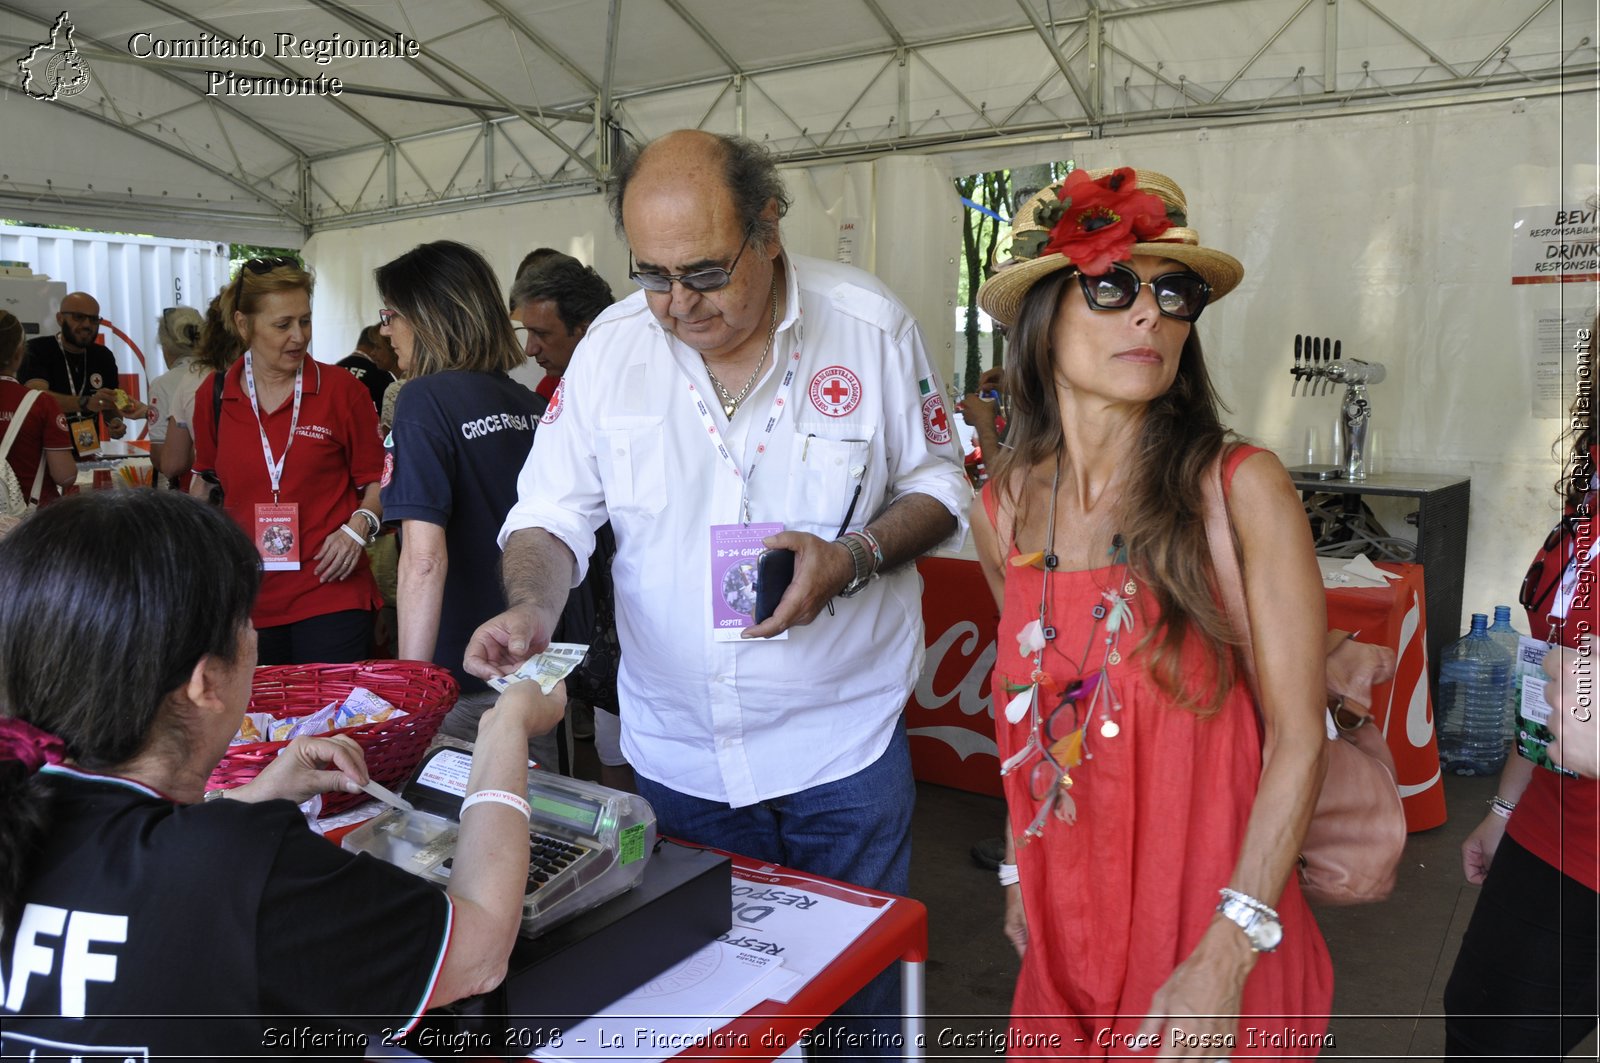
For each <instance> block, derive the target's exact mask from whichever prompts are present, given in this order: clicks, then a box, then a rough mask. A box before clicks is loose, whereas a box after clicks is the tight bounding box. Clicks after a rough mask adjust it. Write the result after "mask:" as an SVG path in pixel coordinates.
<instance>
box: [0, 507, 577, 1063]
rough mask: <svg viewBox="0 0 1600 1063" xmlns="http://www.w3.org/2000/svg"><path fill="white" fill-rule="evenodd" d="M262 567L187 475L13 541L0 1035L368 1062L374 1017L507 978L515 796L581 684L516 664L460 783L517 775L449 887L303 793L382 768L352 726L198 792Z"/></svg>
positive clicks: (0, 782)
mask: <svg viewBox="0 0 1600 1063" xmlns="http://www.w3.org/2000/svg"><path fill="white" fill-rule="evenodd" d="M107 543H115V544H116V545H117V549H116V550H114V551H108V550H106V549H104V546H105V544H107ZM131 557H136V558H138V559H139V560H138V564H136V565H129V564H128V563H127V559H128V558H131ZM260 581H261V572H260V567H259V565H258V563H257V558H256V551H255V547H254V546H252V545H251V543H250V540H249V539H247V538H246V537H245V535H244V533H243V532H242V531H241V530H240V529H239V528H238V526H237V525H235V524H234V523H233V522H232V521H231V520H229V519H228V517H227V516H226V515H224V514H223V513H222V512H221V511H219V510H217V509H215V508H213V507H211V506H207V505H206V504H205V503H203V502H201V501H199V500H198V499H195V498H191V497H189V496H187V495H183V494H180V493H178V492H175V491H94V492H87V493H84V494H81V495H77V496H74V497H71V498H67V499H65V500H63V501H61V502H58V503H56V504H55V505H52V506H48V507H46V508H44V509H42V510H40V511H39V513H37V514H36V515H34V516H32V517H29V518H28V519H27V520H26V521H24V522H23V523H22V524H21V525H20V526H19V527H18V528H17V529H16V530H15V531H13V532H11V534H10V535H8V536H6V537H5V538H4V540H3V541H0V809H4V810H5V813H4V815H3V816H0V972H3V975H4V984H5V993H4V997H3V999H0V1056H4V1057H6V1058H11V1057H13V1056H15V1057H17V1058H32V1053H35V1052H36V1053H38V1054H39V1055H41V1056H43V1055H50V1056H53V1057H61V1056H69V1055H70V1056H74V1057H83V1058H95V1059H108V1058H116V1059H120V1058H135V1057H137V1058H140V1059H151V1058H168V1059H175V1058H193V1059H210V1060H218V1059H236V1058H248V1059H257V1058H261V1057H262V1056H263V1055H264V1054H265V1055H267V1056H275V1055H278V1054H283V1055H293V1056H295V1057H301V1058H303V1051H301V1052H293V1053H277V1052H274V1051H273V1049H274V1048H292V1047H297V1046H298V1047H299V1048H301V1049H302V1050H303V1049H304V1048H305V1047H307V1046H314V1047H315V1048H316V1049H318V1050H319V1051H318V1054H320V1055H340V1056H354V1057H355V1058H361V1056H362V1055H363V1054H364V1053H363V1052H362V1051H361V1050H360V1048H361V1044H362V1042H361V1037H362V1035H365V1038H366V1039H367V1042H368V1043H373V1044H375V1043H377V1041H378V1038H379V1036H380V1034H381V1032H382V1031H383V1030H384V1029H387V1030H389V1031H391V1032H398V1031H404V1030H406V1029H407V1028H408V1027H409V1026H410V1025H411V1024H412V1023H414V1022H415V1020H416V1018H417V1017H418V1016H419V1015H420V1014H421V1012H422V1011H423V1010H424V1009H425V1008H427V1007H432V1006H437V1005H441V1004H446V1003H449V1002H451V1001H453V1000H458V999H460V998H462V997H466V996H470V995H473V994H477V993H481V992H485V991H487V990H488V989H490V988H492V987H493V986H495V985H496V984H498V983H499V981H500V980H501V979H502V978H504V977H505V972H506V963H507V960H508V958H509V956H510V954H511V946H512V944H513V943H514V942H515V940H516V935H517V931H518V930H519V928H520V925H521V920H522V895H523V891H524V889H525V888H526V880H527V875H528V846H527V831H528V820H527V815H528V812H527V806H526V804H524V803H522V802H521V801H519V800H517V798H516V797H515V796H514V795H517V794H522V793H524V792H526V789H527V784H528V773H527V761H526V759H525V753H526V749H525V743H526V741H527V737H528V735H529V734H533V733H538V732H539V731H542V730H544V729H547V728H549V727H552V726H554V725H555V723H556V721H557V720H558V719H559V718H560V713H561V709H562V705H563V702H564V700H565V696H566V695H565V691H564V690H562V689H561V688H557V689H556V690H555V691H553V692H552V693H551V695H549V696H545V695H542V694H541V693H540V692H539V689H538V684H536V683H519V684H517V685H516V686H514V687H512V688H511V689H510V690H508V691H507V692H506V693H505V694H504V695H503V696H502V697H501V699H500V701H499V703H498V704H497V705H496V706H495V708H494V710H493V711H492V712H489V713H486V714H485V715H484V718H483V722H482V724H481V725H480V727H479V731H478V745H477V754H476V756H474V757H473V761H472V770H471V775H470V777H469V779H468V781H467V793H469V794H471V795H479V794H480V793H482V792H484V791H499V792H501V793H495V794H493V795H490V794H483V796H478V797H477V800H476V801H474V800H473V799H472V797H469V798H468V799H467V801H466V802H465V803H464V808H463V812H462V815H461V831H460V835H459V838H458V840H457V844H456V852H455V863H454V873H453V874H452V875H451V877H450V885H449V889H448V891H446V892H443V893H441V892H439V891H438V890H436V889H435V888H434V887H432V886H430V885H428V884H427V883H425V882H423V881H422V880H420V879H418V878H416V877H414V876H412V875H410V874H408V873H406V872H405V871H402V870H400V869H399V868H397V867H392V866H390V865H389V864H386V863H383V862H381V861H378V860H376V859H374V858H372V857H370V856H367V855H365V854H362V855H357V854H354V853H348V852H345V851H344V850H342V849H340V848H339V847H338V846H336V845H331V844H329V843H328V842H327V841H326V840H324V839H323V838H321V837H318V836H317V835H316V834H314V833H313V832H312V831H311V830H310V829H309V828H308V827H307V826H306V823H305V820H304V819H303V818H302V817H301V815H300V812H299V810H298V809H296V808H295V806H294V804H292V802H296V801H300V800H303V799H305V798H307V797H309V796H311V795H312V794H315V793H319V792H323V791H327V790H339V791H345V792H352V791H354V790H355V789H356V788H357V787H359V785H360V784H362V783H364V782H365V781H366V780H367V778H368V775H367V768H366V764H365V762H364V760H363V759H362V756H361V749H360V747H359V746H357V745H356V744H355V742H354V741H353V740H352V739H350V738H349V737H347V736H338V737H326V738H301V739H296V740H295V741H294V742H291V743H290V744H289V745H288V746H287V747H286V749H285V751H284V754H283V755H282V756H280V757H278V758H277V759H276V760H273V761H272V762H271V763H270V764H269V765H268V766H267V767H266V768H264V769H263V770H262V772H261V774H260V775H258V776H257V777H256V778H255V779H253V780H252V781H250V782H248V783H246V784H244V785H243V786H240V787H238V788H237V789H231V790H226V791H211V792H209V793H207V792H205V788H206V785H207V779H208V777H209V776H210V775H211V773H212V772H213V770H214V769H215V768H216V766H217V763H218V761H219V760H220V759H221V757H222V756H223V754H224V753H225V752H227V749H228V742H229V740H230V739H231V738H232V737H233V736H234V733H235V731H237V729H238V727H239V724H240V722H241V720H242V719H243V715H244V710H245V706H246V704H247V703H248V701H249V698H250V691H251V682H252V673H253V672H254V670H255V665H256V636H255V631H254V630H253V629H252V628H251V626H250V608H251V601H252V599H253V598H254V597H255V593H256V589H257V587H258V586H259V585H260ZM84 588H93V593H86V592H85V591H84ZM129 617H138V618H139V619H138V622H137V623H129V622H128V618H129ZM63 644H69V645H72V646H73V647H75V648H74V650H73V657H72V667H71V668H63V667H62V665H61V646H62V645H63ZM202 797H204V798H206V799H205V800H202ZM213 797H218V798H221V799H220V800H210V798H213ZM285 799H286V800H285ZM519 806H520V807H519ZM319 1016H327V1017H329V1018H327V1019H321V1018H317V1017H319ZM276 1017H288V1018H276ZM291 1030H296V1031H301V1033H302V1035H303V1036H301V1037H300V1039H299V1041H298V1042H297V1044H291V1042H290V1041H289V1040H287V1039H285V1037H286V1033H287V1032H288V1031H291ZM313 1034H315V1035H319V1036H320V1037H321V1038H322V1039H321V1040H312V1039H311V1035H313Z"/></svg>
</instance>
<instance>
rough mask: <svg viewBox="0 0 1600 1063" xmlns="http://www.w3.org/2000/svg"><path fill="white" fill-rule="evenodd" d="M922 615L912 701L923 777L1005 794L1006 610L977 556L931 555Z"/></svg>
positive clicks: (915, 754) (914, 752) (914, 757)
mask: <svg viewBox="0 0 1600 1063" xmlns="http://www.w3.org/2000/svg"><path fill="white" fill-rule="evenodd" d="M917 569H918V570H919V571H920V572H921V573H922V584H923V586H922V622H923V626H924V627H925V629H926V637H927V640H928V653H927V657H926V659H925V660H924V661H923V662H922V675H921V677H920V678H919V679H918V680H917V688H916V689H915V690H913V691H912V692H911V700H910V701H909V702H907V703H906V732H907V734H909V735H910V736H911V767H912V771H913V772H914V773H915V774H916V777H917V778H918V779H921V780H922V781H924V782H936V783H940V784H941V785H944V786H954V787H956V788H957V789H960V790H970V791H972V792H973V793H979V794H992V795H993V796H995V797H999V796H1001V792H1000V758H999V757H998V756H997V755H996V753H995V744H994V701H993V699H992V698H991V697H990V696H989V674H990V673H991V672H993V671H994V653H995V650H994V638H995V629H996V625H997V624H998V622H999V619H1000V615H999V612H998V611H997V610H996V609H995V607H994V597H993V595H991V594H990V593H989V584H988V583H987V582H985V580H984V578H983V570H982V569H980V568H979V567H978V563H977V562H976V561H963V560H960V559H959V558H949V557H925V558H923V559H922V560H921V561H918V562H917Z"/></svg>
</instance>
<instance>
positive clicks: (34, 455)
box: [0, 310, 78, 505]
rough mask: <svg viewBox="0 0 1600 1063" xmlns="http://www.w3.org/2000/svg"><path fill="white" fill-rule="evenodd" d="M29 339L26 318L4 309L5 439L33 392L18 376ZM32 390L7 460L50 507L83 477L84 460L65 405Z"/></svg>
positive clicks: (0, 342)
mask: <svg viewBox="0 0 1600 1063" xmlns="http://www.w3.org/2000/svg"><path fill="white" fill-rule="evenodd" d="M25 341H26V338H25V337H24V336H23V332H22V322H20V321H18V320H17V318H16V315H15V314H12V313H11V312H10V311H8V310H0V440H3V439H4V438H5V436H6V434H7V432H8V431H9V430H10V428H11V421H12V418H13V417H14V416H15V414H16V412H17V410H18V409H20V408H21V407H22V403H23V402H24V401H25V400H27V398H28V395H29V393H30V392H29V389H28V387H27V386H26V385H24V384H23V383H21V382H20V381H18V380H17V367H18V366H20V365H21V364H22V353H23V351H24V349H25V347H26V342H25ZM32 394H34V395H35V396H37V397H36V398H35V399H34V400H33V401H32V402H30V403H29V404H28V407H29V408H28V411H27V413H26V414H25V415H24V420H23V422H22V424H21V426H20V427H19V428H18V429H17V433H16V435H15V437H13V438H12V440H11V449H10V450H9V451H7V452H6V461H7V462H8V463H9V464H10V465H11V471H12V472H13V473H14V474H15V475H16V477H17V484H18V486H20V487H21V488H22V492H23V494H25V495H27V496H28V500H29V503H30V504H31V505H44V504H45V503H46V502H51V501H54V500H55V499H56V498H59V497H60V494H61V492H60V490H59V489H58V487H64V486H66V485H67V484H70V483H71V482H72V481H73V480H75V479H77V476H78V463H77V461H76V460H75V459H74V458H73V456H72V437H71V436H69V435H68V434H67V422H66V418H64V417H63V416H62V415H61V409H60V407H58V406H57V405H56V404H55V403H54V402H52V401H50V397H49V396H48V395H45V394H43V393H42V392H33V393H32ZM36 487H37V490H35V488H36Z"/></svg>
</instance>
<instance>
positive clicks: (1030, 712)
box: [1000, 453, 1139, 845]
mask: <svg viewBox="0 0 1600 1063" xmlns="http://www.w3.org/2000/svg"><path fill="white" fill-rule="evenodd" d="M1060 489H1061V455H1060V454H1059V453H1057V455H1056V469H1055V477H1054V479H1053V480H1052V482H1051V485H1050V515H1049V517H1048V519H1047V521H1046V524H1045V549H1044V552H1043V553H1042V554H1040V555H1027V556H1019V557H1016V558H1013V559H1012V562H1011V563H1012V564H1013V565H1018V566H1021V565H1034V564H1038V566H1039V567H1041V568H1043V570H1044V578H1043V580H1041V581H1040V582H1041V588H1040V592H1039V618H1038V619H1037V620H1033V621H1030V622H1029V623H1028V624H1027V625H1026V626H1025V627H1024V628H1023V629H1022V630H1021V631H1020V632H1019V633H1018V634H1017V651H1018V652H1019V653H1020V654H1021V655H1022V656H1023V657H1024V658H1027V657H1030V656H1031V657H1032V658H1033V670H1032V673H1031V674H1030V675H1029V677H1028V680H1029V681H1028V683H1026V684H1009V683H1008V684H1007V685H1006V689H1007V691H1008V692H1009V693H1011V694H1012V695H1013V697H1012V699H1011V701H1010V703H1009V704H1007V705H1006V710H1005V717H1006V721H1007V722H1008V723H1011V724H1017V723H1020V722H1021V721H1022V719H1023V717H1024V716H1026V717H1027V718H1028V740H1027V742H1025V743H1024V744H1023V746H1022V748H1020V749H1018V750H1017V751H1016V752H1015V753H1014V754H1012V755H1011V756H1010V757H1008V758H1007V759H1006V762H1005V763H1004V764H1002V765H1001V766H1000V774H1001V775H1002V776H1005V775H1009V774H1011V773H1012V772H1013V771H1016V770H1018V769H1020V768H1022V767H1023V766H1025V765H1027V764H1028V763H1029V762H1030V761H1031V762H1033V767H1032V770H1031V773H1030V775H1029V790H1030V792H1031V794H1032V795H1033V799H1034V800H1035V801H1038V802H1040V805H1039V811H1038V813H1037V815H1035V816H1034V819H1033V822H1032V823H1031V824H1029V826H1028V829H1027V830H1026V831H1025V832H1024V834H1023V836H1022V838H1021V839H1019V841H1018V844H1019V845H1025V844H1027V842H1028V841H1029V840H1030V839H1032V838H1037V837H1039V836H1040V835H1042V834H1043V833H1044V828H1045V824H1046V823H1047V822H1048V820H1049V817H1050V815H1051V814H1052V813H1054V815H1055V817H1056V818H1057V819H1059V820H1061V821H1063V822H1065V823H1073V822H1076V820H1077V818H1078V807H1077V802H1076V801H1074V800H1073V797H1072V793H1071V791H1072V788H1073V785H1074V780H1073V777H1072V772H1073V769H1075V768H1077V767H1079V766H1080V765H1082V764H1083V763H1084V762H1085V761H1088V760H1092V759H1094V752H1093V750H1092V748H1091V742H1090V727H1091V725H1092V724H1093V723H1094V721H1095V720H1096V719H1097V718H1098V720H1099V728H1098V731H1099V737H1100V738H1102V739H1106V740H1110V739H1113V738H1116V737H1117V735H1118V734H1119V733H1120V732H1121V729H1122V728H1121V726H1120V725H1119V724H1118V723H1117V720H1116V716H1117V714H1119V713H1121V711H1122V704H1121V702H1120V701H1118V699H1117V696H1116V694H1115V693H1114V692H1113V691H1112V689H1111V684H1110V683H1109V682H1108V681H1107V680H1108V679H1109V672H1110V670H1111V668H1112V667H1114V666H1116V665H1118V664H1120V663H1122V653H1121V651H1120V649H1119V645H1120V642H1121V638H1122V633H1123V632H1124V631H1127V630H1129V629H1130V628H1132V626H1133V619H1134V618H1133V609H1132V608H1131V607H1130V605H1129V604H1128V603H1129V602H1130V601H1131V600H1132V598H1133V596H1134V595H1135V594H1137V593H1138V590H1139V586H1138V584H1137V583H1136V582H1135V581H1134V579H1133V576H1132V575H1131V574H1129V573H1128V572H1127V569H1126V565H1127V553H1126V549H1125V547H1124V544H1123V540H1122V536H1121V534H1120V533H1119V534H1117V535H1114V536H1113V537H1112V540H1111V558H1112V566H1113V567H1115V566H1118V565H1122V566H1124V567H1123V574H1124V577H1125V578H1124V581H1123V583H1122V586H1121V587H1120V588H1114V589H1110V590H1108V589H1106V588H1105V587H1099V585H1098V581H1097V582H1096V585H1097V587H1099V590H1100V594H1099V596H1098V599H1097V600H1096V602H1095V604H1094V607H1093V609H1092V610H1091V614H1092V616H1093V617H1094V624H1092V625H1091V626H1090V628H1089V637H1088V640H1087V642H1086V643H1085V645H1084V650H1083V655H1082V657H1080V658H1079V661H1078V665H1077V667H1076V668H1075V669H1074V671H1075V672H1076V673H1077V674H1076V677H1075V678H1073V679H1072V680H1070V681H1068V682H1066V683H1065V684H1063V683H1061V682H1059V681H1058V680H1057V679H1056V678H1055V677H1054V676H1052V675H1050V674H1049V673H1048V672H1046V671H1045V669H1044V650H1045V646H1047V645H1048V644H1049V643H1051V642H1053V641H1055V638H1056V628H1055V626H1054V624H1052V623H1051V615H1050V612H1051V609H1050V583H1051V578H1052V577H1053V576H1054V575H1055V572H1056V569H1057V568H1058V567H1059V565H1060V558H1058V557H1057V555H1056V552H1055V546H1056V499H1057V496H1058V493H1059V491H1060ZM1102 626H1103V630H1104V635H1103V638H1102V640H1101V644H1102V646H1103V647H1104V651H1105V652H1104V655H1103V657H1102V658H1101V661H1100V665H1099V667H1098V668H1096V669H1095V670H1094V671H1092V672H1087V671H1086V669H1087V667H1088V663H1089V658H1090V656H1091V655H1092V654H1093V652H1094V645H1095V639H1096V636H1097V635H1098V634H1100V631H1101V628H1102ZM1057 689H1059V690H1060V691H1061V693H1060V695H1059V698H1058V700H1057V701H1056V703H1055V705H1054V707H1053V708H1051V709H1049V710H1048V711H1047V710H1046V709H1045V707H1044V705H1043V704H1042V702H1043V700H1044V698H1045V697H1048V696H1049V695H1047V694H1045V693H1044V692H1045V691H1051V692H1054V691H1055V690H1057Z"/></svg>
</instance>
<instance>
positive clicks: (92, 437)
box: [72, 417, 100, 458]
mask: <svg viewBox="0 0 1600 1063" xmlns="http://www.w3.org/2000/svg"><path fill="white" fill-rule="evenodd" d="M72 450H73V452H74V453H75V454H77V455H78V457H80V458H92V457H94V456H95V455H96V454H98V453H100V422H99V420H98V419H97V418H94V417H79V418H78V419H76V420H74V421H73V422H72Z"/></svg>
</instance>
